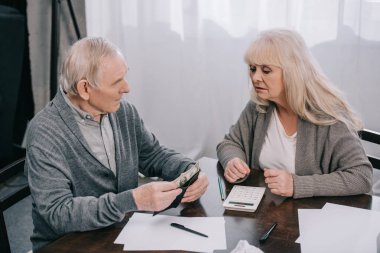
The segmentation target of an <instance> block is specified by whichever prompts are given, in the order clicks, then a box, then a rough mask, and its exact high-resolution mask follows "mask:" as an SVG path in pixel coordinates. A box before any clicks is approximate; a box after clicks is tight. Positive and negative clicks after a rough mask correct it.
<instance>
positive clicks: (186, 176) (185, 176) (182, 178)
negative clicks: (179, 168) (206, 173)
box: [174, 162, 201, 187]
mask: <svg viewBox="0 0 380 253" xmlns="http://www.w3.org/2000/svg"><path fill="white" fill-rule="evenodd" d="M200 170H201V168H200V167H199V163H198V162H197V163H196V164H194V165H193V166H191V167H190V169H188V170H187V171H185V172H183V173H181V175H179V177H177V178H176V179H174V182H175V183H176V184H177V185H178V187H182V186H183V185H185V184H186V182H188V181H189V180H190V179H191V178H192V177H193V176H194V175H195V174H197V172H198V171H200Z"/></svg>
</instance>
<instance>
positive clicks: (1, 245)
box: [0, 158, 30, 253]
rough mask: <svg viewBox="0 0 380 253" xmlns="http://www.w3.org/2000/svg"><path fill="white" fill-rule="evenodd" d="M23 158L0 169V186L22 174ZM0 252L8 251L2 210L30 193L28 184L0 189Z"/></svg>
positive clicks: (3, 186) (8, 244) (4, 185)
mask: <svg viewBox="0 0 380 253" xmlns="http://www.w3.org/2000/svg"><path fill="white" fill-rule="evenodd" d="M24 165H25V158H21V159H18V160H16V161H15V162H13V163H11V164H9V165H7V166H5V167H3V168H1V169H0V185H1V188H7V186H6V185H7V184H6V182H7V180H9V179H12V178H13V177H15V176H23V171H24ZM0 190H1V193H2V194H1V195H0V252H2V253H10V252H11V249H10V243H9V238H8V233H7V227H6V225H5V220H4V211H5V210H6V209H8V208H9V207H11V206H13V205H14V204H16V203H17V202H19V201H20V200H22V199H24V198H25V197H27V196H29V195H30V190H29V185H28V184H27V183H26V184H23V185H17V187H9V189H0Z"/></svg>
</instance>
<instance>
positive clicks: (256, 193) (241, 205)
mask: <svg viewBox="0 0 380 253" xmlns="http://www.w3.org/2000/svg"><path fill="white" fill-rule="evenodd" d="M264 193H265V187H253V186H242V185H234V187H233V188H232V190H231V192H230V194H228V197H227V199H226V200H225V201H224V202H223V207H224V208H225V209H227V210H235V211H246V212H254V211H256V209H257V207H258V206H259V204H260V201H261V199H262V198H263V196H264Z"/></svg>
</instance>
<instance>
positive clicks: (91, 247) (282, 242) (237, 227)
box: [38, 158, 380, 253]
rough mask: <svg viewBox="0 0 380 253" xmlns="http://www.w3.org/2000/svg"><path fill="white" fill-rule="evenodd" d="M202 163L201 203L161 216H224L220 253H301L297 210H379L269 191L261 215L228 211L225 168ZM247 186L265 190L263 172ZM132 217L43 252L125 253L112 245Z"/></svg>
mask: <svg viewBox="0 0 380 253" xmlns="http://www.w3.org/2000/svg"><path fill="white" fill-rule="evenodd" d="M200 165H201V168H202V170H203V171H204V172H205V173H206V174H207V175H208V178H209V183H210V184H209V187H208V190H207V192H206V193H205V195H204V196H202V197H201V199H200V200H199V201H196V202H194V203H191V204H186V205H181V206H179V207H178V208H176V209H172V210H168V211H166V212H165V213H162V214H167V215H180V216H184V217H206V216H207V217H221V216H223V217H224V218H225V221H226V238H227V250H226V251H216V252H230V251H231V250H232V249H234V248H235V246H236V244H237V243H238V241H239V240H247V241H248V242H249V243H250V244H252V245H255V246H257V247H259V248H261V249H262V250H263V251H264V252H301V249H300V245H299V244H297V243H295V242H294V241H295V240H296V239H297V238H298V236H299V227H298V213H297V210H298V209H300V208H304V209H305V208H306V209H307V208H310V209H311V208H312V209H315V208H317V209H318V208H322V207H323V206H324V204H325V203H327V202H330V203H335V204H341V205H347V206H352V207H360V208H365V209H372V210H378V211H380V201H379V199H378V198H372V196H370V195H365V194H363V195H358V196H347V197H315V198H305V199H296V200H295V199H291V198H283V197H279V196H276V195H273V194H271V193H270V191H268V189H267V190H266V192H265V195H264V197H263V199H262V201H261V203H260V206H259V207H258V209H257V210H256V212H254V213H247V212H238V211H225V210H224V208H223V206H222V201H221V199H220V194H219V188H218V180H217V175H218V174H219V175H221V176H222V175H223V169H222V168H221V166H220V165H219V164H218V163H217V160H215V159H210V158H202V159H200ZM225 185H226V188H227V193H229V191H230V190H231V187H232V185H231V184H229V183H227V182H225ZM243 185H251V186H265V184H264V177H263V173H262V172H261V171H255V172H254V173H252V174H251V175H250V177H249V178H248V180H247V181H246V182H244V183H243ZM129 217H130V215H127V216H126V218H125V219H124V221H122V222H120V223H116V224H114V225H112V226H110V227H107V228H103V229H99V230H95V231H89V232H80V233H71V234H68V235H65V236H64V237H62V238H60V239H58V240H57V241H55V242H53V243H51V244H49V245H47V246H46V247H44V248H42V249H41V250H39V251H38V253H47V252H51V253H76V252H93V253H96V252H99V253H100V252H101V253H104V252H123V245H117V244H114V243H113V242H114V240H115V239H116V237H117V236H118V234H119V233H120V231H121V229H122V228H123V227H124V226H125V224H126V223H127V221H128V218H129ZM274 221H276V222H277V223H278V225H277V227H276V229H275V230H274V231H273V233H272V234H271V236H270V238H269V239H268V240H267V241H266V242H265V243H264V244H262V245H260V243H259V241H258V240H259V237H260V236H261V235H262V233H263V232H264V231H266V230H267V229H268V228H269V227H270V225H271V224H272V223H273V222H274ZM316 222H317V221H316ZM140 252H141V251H140ZM155 252H159V251H155ZM161 252H164V251H161Z"/></svg>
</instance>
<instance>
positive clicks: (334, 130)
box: [293, 123, 373, 198]
mask: <svg viewBox="0 0 380 253" xmlns="http://www.w3.org/2000/svg"><path fill="white" fill-rule="evenodd" d="M321 156H322V157H321V158H320V161H321V162H320V166H321V168H315V171H316V172H317V171H319V173H315V174H313V175H302V176H300V175H293V179H294V196H293V197H294V198H304V197H312V196H344V195H356V194H363V193H368V192H369V191H370V190H371V187H372V172H373V170H372V166H371V164H370V162H369V161H368V158H367V156H366V154H365V151H364V149H363V147H362V144H361V142H360V139H359V137H358V136H355V135H354V134H352V133H351V132H350V131H349V130H348V128H347V127H346V126H345V125H344V124H343V123H337V124H335V125H333V126H331V127H330V131H329V132H328V134H327V140H326V141H325V145H324V147H323V152H321ZM321 171H322V173H320V172H321Z"/></svg>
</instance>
